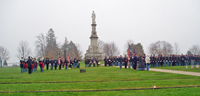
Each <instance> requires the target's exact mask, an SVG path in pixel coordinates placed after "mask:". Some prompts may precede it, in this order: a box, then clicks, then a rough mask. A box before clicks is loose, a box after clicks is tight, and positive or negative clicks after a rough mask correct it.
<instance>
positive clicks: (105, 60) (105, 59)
mask: <svg viewBox="0 0 200 96" xmlns="http://www.w3.org/2000/svg"><path fill="white" fill-rule="evenodd" d="M104 64H105V66H107V64H108V59H107V57H105V58H104Z"/></svg>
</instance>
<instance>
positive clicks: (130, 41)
mask: <svg viewBox="0 0 200 96" xmlns="http://www.w3.org/2000/svg"><path fill="white" fill-rule="evenodd" d="M133 43H134V42H133V40H131V39H129V40H127V41H126V43H125V46H124V47H125V51H127V49H128V48H129V45H131V44H133Z"/></svg>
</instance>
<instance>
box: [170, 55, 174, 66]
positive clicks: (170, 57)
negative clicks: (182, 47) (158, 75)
mask: <svg viewBox="0 0 200 96" xmlns="http://www.w3.org/2000/svg"><path fill="white" fill-rule="evenodd" d="M172 60H173V59H172V55H171V54H170V57H169V64H170V66H172Z"/></svg>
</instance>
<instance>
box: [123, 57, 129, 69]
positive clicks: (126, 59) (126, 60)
mask: <svg viewBox="0 0 200 96" xmlns="http://www.w3.org/2000/svg"><path fill="white" fill-rule="evenodd" d="M127 64H128V58H127V57H126V55H125V57H124V65H125V69H126V68H127Z"/></svg>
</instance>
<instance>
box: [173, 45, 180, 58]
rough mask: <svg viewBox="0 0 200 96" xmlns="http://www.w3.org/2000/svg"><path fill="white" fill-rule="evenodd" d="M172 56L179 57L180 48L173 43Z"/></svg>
mask: <svg viewBox="0 0 200 96" xmlns="http://www.w3.org/2000/svg"><path fill="white" fill-rule="evenodd" d="M174 54H175V55H179V54H180V48H179V45H178V43H174Z"/></svg>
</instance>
